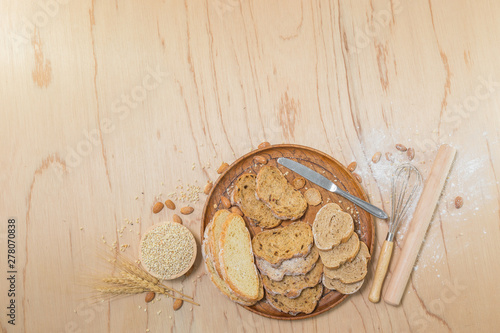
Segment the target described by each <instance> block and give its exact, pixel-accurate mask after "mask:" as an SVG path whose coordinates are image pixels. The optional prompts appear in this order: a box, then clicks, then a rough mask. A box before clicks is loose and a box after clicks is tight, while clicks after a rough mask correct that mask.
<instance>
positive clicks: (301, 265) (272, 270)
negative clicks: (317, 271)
mask: <svg viewBox="0 0 500 333" xmlns="http://www.w3.org/2000/svg"><path fill="white" fill-rule="evenodd" d="M318 258H319V252H318V249H317V248H316V247H315V246H313V247H312V249H311V251H310V252H309V254H308V255H306V256H305V257H297V258H292V259H287V260H284V261H283V262H281V264H280V265H278V267H274V266H273V265H271V264H270V263H269V262H267V261H266V260H264V259H261V258H256V259H255V263H256V264H257V267H259V270H260V272H261V273H262V274H263V275H265V276H267V277H268V278H269V279H271V280H274V281H281V280H283V277H284V276H285V275H303V274H306V273H307V272H309V271H310V270H311V269H313V268H314V265H315V264H316V262H317V261H318Z"/></svg>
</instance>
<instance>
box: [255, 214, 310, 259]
mask: <svg viewBox="0 0 500 333" xmlns="http://www.w3.org/2000/svg"><path fill="white" fill-rule="evenodd" d="M313 242H314V239H313V234H312V229H311V226H310V225H309V224H308V223H305V222H295V223H292V224H290V225H288V226H286V227H283V228H279V229H273V230H265V231H262V232H261V233H259V234H257V235H256V236H255V237H254V238H253V240H252V247H253V252H254V254H255V255H256V256H257V257H259V258H262V259H264V260H266V261H267V262H269V263H270V264H271V265H273V266H275V267H277V266H278V265H279V264H281V263H282V262H283V261H284V260H287V259H291V258H296V257H305V256H306V255H307V254H308V253H309V251H310V250H311V248H312V245H313Z"/></svg>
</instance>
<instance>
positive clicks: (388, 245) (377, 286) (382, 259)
mask: <svg viewBox="0 0 500 333" xmlns="http://www.w3.org/2000/svg"><path fill="white" fill-rule="evenodd" d="M393 248H394V243H393V242H390V241H387V240H386V241H384V245H382V250H380V255H379V257H378V262H377V269H376V270H375V277H374V278H373V284H372V289H371V290H370V295H369V296H368V299H369V300H370V302H372V303H378V301H380V292H381V291H382V285H383V284H384V280H385V276H386V275H387V269H388V268H389V263H390V262H391V257H392V249H393Z"/></svg>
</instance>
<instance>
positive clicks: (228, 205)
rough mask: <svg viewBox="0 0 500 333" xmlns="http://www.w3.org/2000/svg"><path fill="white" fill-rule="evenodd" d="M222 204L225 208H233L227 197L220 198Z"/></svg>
mask: <svg viewBox="0 0 500 333" xmlns="http://www.w3.org/2000/svg"><path fill="white" fill-rule="evenodd" d="M220 202H221V203H222V206H224V208H230V207H231V201H229V199H228V198H226V197H221V198H220Z"/></svg>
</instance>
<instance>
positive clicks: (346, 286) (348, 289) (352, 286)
mask: <svg viewBox="0 0 500 333" xmlns="http://www.w3.org/2000/svg"><path fill="white" fill-rule="evenodd" d="M364 282H365V279H363V280H361V281H359V282H354V283H343V282H342V281H340V280H337V279H330V278H329V277H327V276H326V275H325V276H323V285H324V286H325V287H326V288H327V289H330V290H337V291H338V292H339V293H341V294H345V295H348V294H354V293H355V292H356V291H358V290H359V289H361V286H362V285H363V283H364Z"/></svg>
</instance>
